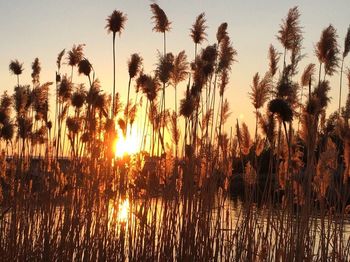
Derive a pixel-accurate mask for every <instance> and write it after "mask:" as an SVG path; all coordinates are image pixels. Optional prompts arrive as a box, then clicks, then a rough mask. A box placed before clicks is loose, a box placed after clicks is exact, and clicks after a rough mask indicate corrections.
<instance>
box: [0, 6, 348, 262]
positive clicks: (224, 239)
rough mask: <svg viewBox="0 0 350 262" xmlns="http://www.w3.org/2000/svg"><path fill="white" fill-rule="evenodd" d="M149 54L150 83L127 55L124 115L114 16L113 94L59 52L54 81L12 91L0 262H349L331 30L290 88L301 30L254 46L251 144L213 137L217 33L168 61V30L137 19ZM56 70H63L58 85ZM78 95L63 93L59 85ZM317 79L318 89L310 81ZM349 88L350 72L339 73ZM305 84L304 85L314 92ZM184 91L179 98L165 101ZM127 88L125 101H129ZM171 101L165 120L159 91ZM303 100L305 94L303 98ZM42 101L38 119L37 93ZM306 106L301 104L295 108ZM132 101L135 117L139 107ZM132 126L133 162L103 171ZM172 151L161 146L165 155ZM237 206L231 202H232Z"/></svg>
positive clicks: (244, 136)
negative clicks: (158, 37) (332, 93)
mask: <svg viewBox="0 0 350 262" xmlns="http://www.w3.org/2000/svg"><path fill="white" fill-rule="evenodd" d="M150 7H151V12H152V15H153V16H152V20H153V22H154V27H153V30H154V31H155V32H159V33H162V34H163V39H164V44H163V53H160V52H159V54H158V62H157V65H156V69H155V70H154V71H153V72H150V73H147V72H145V70H144V69H143V66H142V62H143V59H142V57H141V56H140V54H138V53H134V54H132V55H131V57H130V59H129V61H128V73H129V82H128V87H127V97H126V102H125V105H123V103H122V99H121V98H120V95H119V93H118V92H117V91H118V90H119V89H120V88H121V87H120V86H117V85H116V79H117V78H116V70H115V68H116V59H115V58H116V53H115V41H116V35H117V33H118V34H119V35H120V34H121V33H122V30H123V29H124V28H125V27H126V21H127V18H126V15H125V14H124V13H123V12H121V11H117V10H115V11H113V13H112V14H111V15H110V16H109V17H108V18H107V25H106V28H107V30H108V32H111V33H112V34H113V91H112V94H108V93H107V92H105V91H103V89H102V88H101V85H100V82H99V80H98V78H97V77H96V74H97V73H98V72H95V69H94V68H93V66H92V63H90V61H89V60H88V58H87V57H86V56H85V54H84V45H74V46H73V47H72V49H71V50H69V51H68V52H66V51H65V50H63V51H61V52H60V53H59V54H58V57H57V71H56V79H55V82H45V83H42V82H41V81H40V72H41V66H40V61H39V59H38V58H36V59H35V60H34V62H33V64H32V74H31V76H32V84H31V85H22V83H21V81H20V75H21V74H22V73H23V65H22V64H21V63H20V62H19V61H18V60H13V61H11V63H10V66H9V69H10V71H11V73H13V74H14V75H15V76H16V77H17V85H16V86H15V89H14V93H13V95H9V94H8V92H4V94H3V95H2V96H1V100H0V128H1V132H0V137H1V143H0V145H1V150H2V153H1V155H0V167H1V168H0V182H1V184H0V211H1V212H0V255H1V257H2V258H3V259H4V260H5V261H10V260H20V261H22V260H53V261H56V260H57V261H60V260H67V261H68V260H69V261H71V260H84V261H96V260H99V261H105V260H110V261H125V260H129V261H140V260H141V261H171V260H178V261H211V260H214V261H222V260H225V261H272V260H276V261H289V260H296V261H304V260H306V261H311V260H322V261H326V260H333V261H342V260H344V261H346V260H348V259H349V258H350V237H349V236H350V232H349V230H350V229H349V213H350V208H349V207H350V206H349V196H350V188H349V176H350V126H349V118H350V95H349V97H348V99H347V102H346V105H345V106H344V107H341V103H340V101H341V98H339V110H338V112H335V113H333V114H332V115H330V116H329V117H328V118H327V117H326V108H327V106H328V104H329V101H330V98H329V95H328V92H329V90H330V84H329V78H330V76H332V75H333V74H334V73H335V72H336V71H337V70H338V66H339V64H340V61H341V66H340V92H341V88H342V82H343V69H344V63H345V61H346V60H345V58H346V57H347V55H348V53H349V50H350V28H349V29H348V34H347V36H346V38H345V45H344V51H343V54H342V57H341V55H340V47H339V45H338V43H337V34H336V30H335V28H334V27H333V26H332V25H330V26H328V27H327V28H325V29H324V30H323V31H322V33H321V38H320V40H319V41H318V42H317V44H316V47H315V54H316V57H317V60H318V62H319V69H318V72H317V69H316V65H315V64H310V65H308V66H307V67H306V68H305V70H304V71H303V73H302V74H301V76H300V81H298V80H297V78H298V77H299V74H298V71H299V63H300V61H301V60H302V59H303V58H304V54H303V53H302V50H303V49H302V40H303V35H302V27H301V25H300V22H299V18H300V13H299V10H298V8H297V7H294V8H291V9H290V10H289V12H288V14H287V17H286V18H285V19H284V20H283V21H282V24H281V26H280V30H279V32H278V35H277V39H278V41H279V42H280V43H281V48H282V50H283V52H282V53H280V52H279V51H278V49H277V48H275V47H274V46H272V45H271V46H270V47H269V52H268V58H269V69H268V70H267V72H266V73H265V74H264V75H263V76H260V74H259V73H256V74H255V75H254V77H253V82H252V86H251V92H250V93H249V96H250V98H251V100H252V104H253V107H254V112H255V132H254V137H251V135H250V133H249V130H248V127H247V125H246V124H245V123H239V122H238V120H237V122H236V123H234V125H235V126H236V132H235V135H234V134H233V130H232V129H231V132H230V134H228V133H227V128H225V125H226V124H227V121H228V120H229V116H230V108H229V103H228V101H227V99H225V94H226V89H227V87H228V86H229V76H230V72H231V69H232V64H233V62H235V61H236V56H237V52H236V50H235V49H234V48H233V46H232V42H231V40H230V37H229V34H228V31H227V28H228V24H227V23H222V24H221V25H219V27H218V30H217V33H216V40H217V41H216V43H214V44H212V45H210V44H209V45H208V46H206V47H203V48H202V49H200V50H198V49H199V48H200V47H201V45H202V44H203V43H204V40H206V36H207V34H206V28H207V26H206V19H205V14H204V13H201V14H199V15H198V16H197V18H196V20H195V22H194V24H193V26H192V28H191V31H190V36H191V38H192V40H193V43H194V50H195V56H194V57H193V58H192V62H189V61H188V57H187V55H186V53H185V51H181V52H179V53H178V54H173V53H171V52H168V51H167V45H166V33H169V32H170V31H171V27H170V26H171V22H170V21H169V19H168V17H167V16H166V14H165V12H164V11H163V10H162V9H161V8H160V7H159V6H158V5H157V4H151V6H150ZM63 59H66V62H67V63H66V64H67V66H69V69H70V70H71V73H70V75H69V74H68V75H67V74H63V73H62V70H61V69H62V68H61V67H62V66H63V64H64V63H63ZM76 70H77V71H78V73H79V74H80V75H83V76H85V77H86V82H87V83H88V84H82V83H76V82H74V81H73V76H74V72H75V71H76ZM317 73H318V74H317ZM346 75H347V78H348V80H349V81H348V82H349V83H348V85H349V89H350V71H349V70H348V71H347V72H346ZM317 76H318V77H317ZM183 82H185V85H186V88H185V90H184V97H183V98H182V99H180V101H178V95H177V94H178V89H179V88H180V87H181V83H183ZM132 85H134V86H135V94H134V96H133V93H132V89H131V87H132ZM169 86H172V87H173V88H174V89H175V98H174V99H175V101H174V108H173V109H172V108H169V107H168V106H167V103H166V102H167V101H166V98H167V97H168V96H166V93H167V88H168V87H169ZM305 87H308V89H307V90H306V91H304V88H305ZM50 88H55V90H56V92H55V93H56V95H55V99H56V100H55V105H54V107H55V108H54V109H53V108H51V112H53V113H54V114H53V115H51V116H50V110H49V89H50ZM303 98H305V99H303ZM143 100H146V103H144V102H143ZM136 122H138V131H137V133H138V134H139V135H140V137H141V142H140V145H139V153H137V154H133V155H127V154H126V155H124V156H122V157H116V156H115V142H116V140H118V136H119V137H121V136H124V137H128V136H130V135H131V133H132V129H133V126H135V125H136ZM169 144H172V145H173V146H168V145H169ZM237 195H239V200H237V199H234V200H232V199H231V197H232V196H237Z"/></svg>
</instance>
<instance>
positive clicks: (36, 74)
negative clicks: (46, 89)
mask: <svg viewBox="0 0 350 262" xmlns="http://www.w3.org/2000/svg"><path fill="white" fill-rule="evenodd" d="M40 72H41V66H40V61H39V58H35V59H34V62H33V63H32V79H33V80H32V82H33V85H36V84H39V79H40Z"/></svg>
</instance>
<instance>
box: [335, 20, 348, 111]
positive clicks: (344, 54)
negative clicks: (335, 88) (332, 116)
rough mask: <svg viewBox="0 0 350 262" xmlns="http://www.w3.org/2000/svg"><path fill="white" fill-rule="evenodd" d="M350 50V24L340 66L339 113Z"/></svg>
mask: <svg viewBox="0 0 350 262" xmlns="http://www.w3.org/2000/svg"><path fill="white" fill-rule="evenodd" d="M349 51H350V26H349V27H348V31H347V34H346V36H345V40H344V51H343V57H342V60H341V66H340V85H339V107H338V113H339V114H340V106H341V89H342V85H343V68H344V60H345V58H346V56H347V55H348V54H349Z"/></svg>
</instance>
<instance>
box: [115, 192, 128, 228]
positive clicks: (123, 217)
mask: <svg viewBox="0 0 350 262" xmlns="http://www.w3.org/2000/svg"><path fill="white" fill-rule="evenodd" d="M129 209H130V203H129V199H127V198H126V199H125V200H124V201H121V202H120V203H119V207H118V217H117V220H118V222H120V223H126V222H127V221H128V215H129Z"/></svg>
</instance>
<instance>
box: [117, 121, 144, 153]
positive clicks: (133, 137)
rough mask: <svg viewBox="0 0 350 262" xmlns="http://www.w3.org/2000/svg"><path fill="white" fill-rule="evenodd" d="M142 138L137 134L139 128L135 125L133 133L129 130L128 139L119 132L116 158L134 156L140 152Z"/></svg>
mask: <svg viewBox="0 0 350 262" xmlns="http://www.w3.org/2000/svg"><path fill="white" fill-rule="evenodd" d="M140 144H141V138H140V136H139V135H138V133H137V127H136V125H134V126H133V127H132V129H131V132H130V131H129V130H128V133H127V135H126V137H124V136H123V134H122V132H119V136H118V139H116V141H115V146H114V148H115V156H116V157H122V156H124V155H132V154H135V153H137V152H139V151H140Z"/></svg>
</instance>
